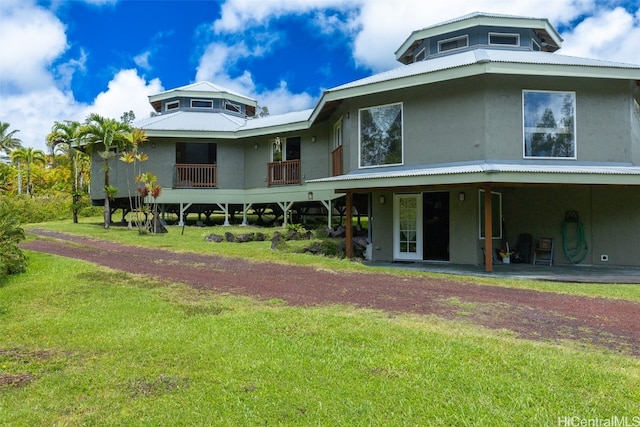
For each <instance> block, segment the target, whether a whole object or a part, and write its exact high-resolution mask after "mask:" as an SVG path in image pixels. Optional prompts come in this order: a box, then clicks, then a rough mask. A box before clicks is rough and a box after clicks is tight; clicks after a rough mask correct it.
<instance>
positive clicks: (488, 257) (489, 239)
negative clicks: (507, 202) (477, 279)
mask: <svg viewBox="0 0 640 427" xmlns="http://www.w3.org/2000/svg"><path fill="white" fill-rule="evenodd" d="M491 200H492V197H491V186H490V185H487V186H485V187H484V266H485V270H486V271H487V272H488V273H491V272H492V271H493V229H492V224H493V218H491V212H492V211H493V209H492V206H491Z"/></svg>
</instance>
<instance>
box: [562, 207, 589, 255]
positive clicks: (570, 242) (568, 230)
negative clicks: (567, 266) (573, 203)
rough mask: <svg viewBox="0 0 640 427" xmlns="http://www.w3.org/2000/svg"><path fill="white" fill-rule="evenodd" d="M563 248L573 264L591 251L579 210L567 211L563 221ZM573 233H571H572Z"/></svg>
mask: <svg viewBox="0 0 640 427" xmlns="http://www.w3.org/2000/svg"><path fill="white" fill-rule="evenodd" d="M561 230H562V248H563V249H564V254H565V256H566V257H567V259H568V260H569V262H571V264H578V263H580V262H582V261H583V260H584V259H585V258H586V256H587V253H588V252H589V247H588V245H587V235H586V233H585V231H584V225H582V223H581V222H580V219H579V217H578V212H577V211H567V212H566V213H565V216H564V221H563V222H562V227H561ZM570 234H571V235H570Z"/></svg>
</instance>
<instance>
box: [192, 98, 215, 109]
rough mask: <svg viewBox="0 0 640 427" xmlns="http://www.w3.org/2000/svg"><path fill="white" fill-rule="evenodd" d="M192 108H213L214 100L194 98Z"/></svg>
mask: <svg viewBox="0 0 640 427" xmlns="http://www.w3.org/2000/svg"><path fill="white" fill-rule="evenodd" d="M191 108H213V101H208V100H206V99H192V100H191Z"/></svg>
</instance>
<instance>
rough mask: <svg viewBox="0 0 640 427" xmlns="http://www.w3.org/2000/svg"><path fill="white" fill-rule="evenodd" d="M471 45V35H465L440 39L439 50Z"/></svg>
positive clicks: (443, 50) (444, 50)
mask: <svg viewBox="0 0 640 427" xmlns="http://www.w3.org/2000/svg"><path fill="white" fill-rule="evenodd" d="M467 46H469V36H468V35H466V34H465V35H464V36H460V37H454V38H451V39H446V40H440V41H439V42H438V52H446V51H448V50H453V49H460V48H463V47H467Z"/></svg>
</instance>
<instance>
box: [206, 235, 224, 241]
mask: <svg viewBox="0 0 640 427" xmlns="http://www.w3.org/2000/svg"><path fill="white" fill-rule="evenodd" d="M204 240H205V241H207V242H216V243H220V242H222V241H223V240H224V237H223V236H221V235H219V234H215V233H211V234H209V235H208V236H207V237H205V238H204Z"/></svg>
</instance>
